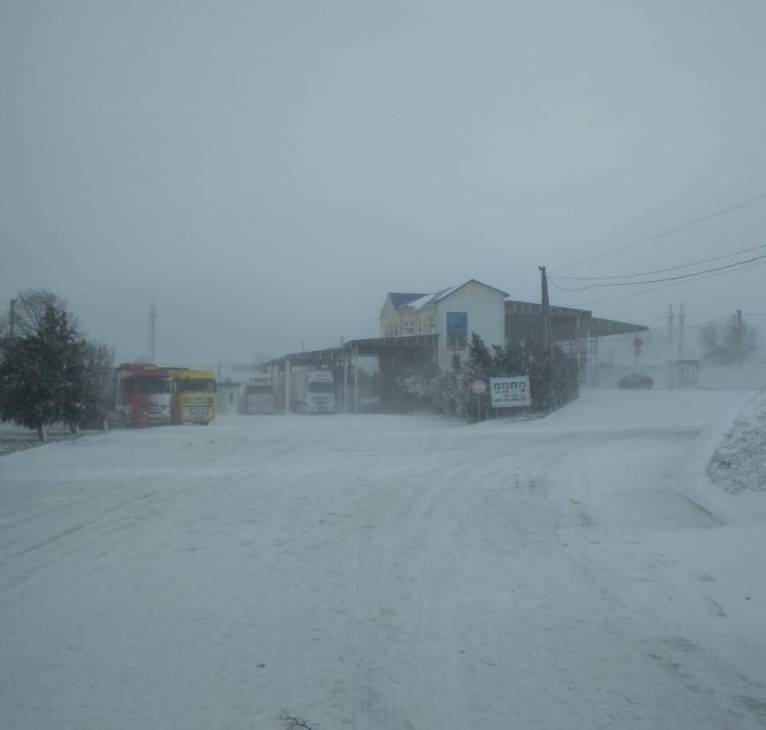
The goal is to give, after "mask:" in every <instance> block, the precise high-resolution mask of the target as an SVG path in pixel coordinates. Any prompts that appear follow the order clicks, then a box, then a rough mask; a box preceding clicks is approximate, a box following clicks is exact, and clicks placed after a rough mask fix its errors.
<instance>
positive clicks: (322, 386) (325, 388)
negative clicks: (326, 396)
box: [309, 383, 335, 393]
mask: <svg viewBox="0 0 766 730" xmlns="http://www.w3.org/2000/svg"><path fill="white" fill-rule="evenodd" d="M334 392H335V385H334V383H309V393H334Z"/></svg>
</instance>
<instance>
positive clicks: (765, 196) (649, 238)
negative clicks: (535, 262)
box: [553, 193, 766, 274]
mask: <svg viewBox="0 0 766 730" xmlns="http://www.w3.org/2000/svg"><path fill="white" fill-rule="evenodd" d="M762 200H766V193H764V194H762V195H758V196H756V197H755V198H750V199H749V200H743V201H742V202H740V203H736V204H735V205H731V206H729V207H728V208H722V209H721V210H717V211H716V212H715V213H710V214H709V215H706V216H702V217H701V218H695V219H694V220H691V221H688V222H687V223H683V224H681V225H680V226H675V227H673V228H668V229H667V230H664V231H660V232H659V233H655V234H653V235H651V236H647V237H646V238H641V239H640V240H638V241H633V242H632V243H626V244H625V245H624V246H618V247H617V248H612V249H608V250H606V251H602V252H601V253H597V254H593V255H592V256H588V257H586V258H583V259H580V260H579V261H573V262H572V263H570V264H567V265H566V266H562V267H561V268H560V269H559V271H566V270H567V269H572V268H574V267H575V266H579V265H580V264H587V263H589V262H591V261H596V260H597V259H600V258H604V257H605V256H611V255H612V254H615V253H620V251H625V250H626V249H628V248H633V247H634V246H642V245H643V244H645V243H651V242H652V241H656V240H657V239H659V238H664V237H665V236H670V235H672V234H673V233H678V232H679V231H683V230H686V229H687V228H691V227H692V226H696V225H699V224H700V223H705V222H706V221H709V220H712V219H713V218H718V217H719V216H722V215H726V214H727V213H732V212H733V211H735V210H739V209H740V208H744V207H745V206H748V205H752V204H753V203H759V202H761V201H762ZM553 273H554V274H555V273H556V271H554V272H553Z"/></svg>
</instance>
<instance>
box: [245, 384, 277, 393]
mask: <svg viewBox="0 0 766 730" xmlns="http://www.w3.org/2000/svg"><path fill="white" fill-rule="evenodd" d="M246 392H247V394H248V395H273V394H274V389H273V388H272V387H271V386H270V385H248V386H247V391H246Z"/></svg>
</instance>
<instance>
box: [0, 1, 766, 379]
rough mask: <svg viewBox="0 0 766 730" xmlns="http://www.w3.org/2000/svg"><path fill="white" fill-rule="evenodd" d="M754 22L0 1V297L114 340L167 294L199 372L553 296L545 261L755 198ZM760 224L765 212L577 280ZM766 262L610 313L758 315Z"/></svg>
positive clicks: (390, 6) (142, 342)
mask: <svg viewBox="0 0 766 730" xmlns="http://www.w3.org/2000/svg"><path fill="white" fill-rule="evenodd" d="M765 30H766V3H764V2H762V0H753V1H752V2H736V1H734V0H720V1H719V2H705V1H702V0H690V1H689V2H683V1H681V0H673V2H668V1H667V0H657V1H656V2H615V0H604V1H603V2H596V1H593V0H578V1H577V2H571V1H570V0H567V1H565V2H532V1H531V0H530V1H528V2H523V3H522V2H511V1H510V0H507V1H505V2H479V1H476V0H471V1H470V2H469V1H468V0H466V1H465V2H447V1H446V0H439V1H438V2H425V1H423V2H418V0H406V1H404V2H395V1H393V0H385V1H378V2H374V3H373V2H363V1H361V0H353V1H349V2H340V1H332V0H328V1H327V2H317V1H308V0H307V1H306V2H298V1H290V0H275V1H273V2H266V1H263V2H259V1H257V0H242V1H239V2H235V1H231V2H221V1H219V0H216V2H212V1H210V2H191V1H189V2H183V1H182V0H177V1H176V2H160V1H159V0H146V1H144V2H141V1H139V2H128V1H127V0H120V1H119V2H106V1H105V0H93V2H86V1H84V0H82V1H80V0H69V2H33V1H32V0H18V1H17V2H13V1H11V0H0V255H1V258H0V261H1V262H2V263H0V296H3V297H4V299H5V300H7V299H9V298H10V297H11V296H13V294H14V293H15V292H16V291H18V290H19V289H24V288H30V287H44V288H49V289H52V290H54V291H55V292H56V293H57V294H59V295H61V296H62V297H64V298H66V299H67V300H68V302H69V304H70V306H71V308H72V309H73V310H74V311H75V312H76V313H77V314H78V315H79V317H80V319H81V321H82V322H83V324H84V325H85V327H86V328H87V330H88V331H89V332H90V334H91V335H93V336H94V337H97V338H99V339H102V340H105V341H107V342H109V343H111V344H112V345H114V346H115V347H116V348H117V351H118V355H119V357H120V358H121V359H130V358H134V357H137V356H139V355H141V354H143V353H146V352H147V349H148V348H147V341H148V334H147V332H148V313H149V307H150V304H151V302H152V301H156V303H157V307H158V310H159V320H158V356H159V360H160V361H162V362H165V363H185V364H189V365H198V366H209V365H214V364H215V363H217V362H218V361H219V360H223V361H226V362H242V361H249V360H251V359H252V358H253V357H255V355H256V353H260V352H267V353H273V354H281V353H283V352H284V351H295V350H299V349H300V347H301V343H302V342H303V343H305V346H306V348H315V347H322V346H326V345H331V344H334V343H336V342H337V341H338V340H339V338H340V337H345V338H347V339H349V338H352V337H360V336H375V335H377V333H378V321H377V318H378V312H379V308H380V305H381V304H382V301H383V298H384V296H385V294H386V292H387V291H423V292H428V291H432V290H435V289H439V288H443V287H446V286H450V285H452V284H455V283H457V282H460V281H463V280H465V279H467V278H471V277H475V278H478V279H480V280H483V281H486V282H487V283H489V284H492V285H494V286H497V287H499V288H501V289H504V290H506V291H508V292H510V293H511V294H512V295H514V296H516V297H518V298H521V299H524V298H537V297H538V296H539V287H538V284H539V281H538V272H537V266H538V265H540V264H547V265H548V266H549V267H550V269H551V270H553V271H556V270H561V269H562V267H564V266H565V265H567V264H569V263H571V262H573V261H577V260H579V259H582V258H584V257H586V256H589V255H592V254H595V253H598V252H600V251H602V250H605V249H610V248H614V247H617V246H620V245H623V244H626V243H630V242H631V241H634V240H637V239H641V238H644V237H646V236H649V235H651V234H653V233H655V232H658V231H662V230H664V229H667V228H671V227H673V226H676V225H681V224H683V223H685V222H687V221H689V220H692V219H694V218H698V217H701V216H704V215H706V214H708V213H712V212H714V211H716V210H719V209H721V208H725V207H727V206H729V205H733V204H735V203H738V202H740V201H742V200H747V199H749V198H753V197H755V196H757V195H760V194H763V193H766V139H765V136H764V135H765V134H766V132H765V130H766V43H764V31H765ZM765 224H766V201H764V202H762V203H760V204H754V205H751V206H748V207H745V208H742V209H741V210H739V211H736V212H734V213H731V214H729V215H726V216H721V217H719V218H716V219H715V220H713V221H710V222H708V223H705V224H702V225H699V226H696V227H693V228H690V229H687V230H685V231H683V232H682V233H679V234H676V235H673V236H668V237H666V238H663V239H661V240H658V241H656V242H653V243H651V244H647V245H642V246H636V247H633V248H631V249H629V250H627V251H625V252H622V253H620V254H616V255H613V256H607V257H604V258H601V259H599V260H598V261H594V262H592V263H589V264H587V265H581V266H579V267H575V268H572V269H568V270H565V271H561V273H562V274H569V275H588V274H591V275H600V274H622V273H631V272H634V271H642V270H646V269H655V268H660V267H663V266H673V265H675V264H682V263H686V262H689V261H694V260H697V259H702V258H707V257H712V256H716V255H720V254H723V253H727V252H730V251H736V250H739V249H744V248H748V247H752V246H757V245H761V244H764V243H766V235H764V231H766V225H765ZM763 252H764V251H761V253H763ZM755 253H756V254H758V253H759V252H755ZM765 280H766V266H763V267H757V266H756V267H751V268H749V269H748V270H747V271H740V272H738V273H734V274H729V275H727V276H718V277H714V278H710V279H708V280H706V281H701V282H696V283H693V284H685V285H684V286H677V287H674V288H669V289H664V290H661V291H657V292H652V293H648V294H644V295H642V296H635V297H630V298H625V299H617V300H614V301H611V302H604V303H602V304H597V305H594V306H593V307H592V308H593V309H594V311H595V313H596V314H598V315H600V316H607V317H616V318H623V319H629V320H632V321H637V322H642V323H646V324H656V323H659V319H660V317H661V316H662V315H663V313H664V311H665V310H666V308H667V304H668V303H669V302H673V303H674V304H675V305H676V306H677V305H678V303H679V302H680V301H684V302H685V303H686V308H687V311H688V313H689V317H690V323H693V322H702V321H704V320H705V319H706V318H712V317H719V316H722V315H725V314H727V313H728V312H729V311H730V310H732V309H734V308H735V307H742V308H743V309H745V311H761V312H766V295H764V289H765V287H764V285H763V282H764V281H765ZM569 284H570V285H571V284H572V282H569ZM625 293H627V290H626V288H622V289H615V290H612V289H597V290H594V291H589V292H582V293H577V294H572V293H564V292H561V291H558V290H555V289H554V290H552V301H553V303H554V304H577V303H579V302H592V301H597V300H603V299H608V298H611V297H615V296H623V295H624V294H625ZM761 322H762V323H764V324H766V319H762V320H761Z"/></svg>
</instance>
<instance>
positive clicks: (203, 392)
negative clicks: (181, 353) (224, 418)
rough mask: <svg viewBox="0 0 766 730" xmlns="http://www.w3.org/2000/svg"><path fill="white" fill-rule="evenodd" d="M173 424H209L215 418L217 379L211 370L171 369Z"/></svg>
mask: <svg viewBox="0 0 766 730" xmlns="http://www.w3.org/2000/svg"><path fill="white" fill-rule="evenodd" d="M171 373H172V375H173V423H177V424H178V423H202V424H208V423H210V422H211V421H212V420H213V419H214V418H215V378H214V377H213V373H212V372H211V371H210V370H184V369H181V368H173V369H171Z"/></svg>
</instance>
